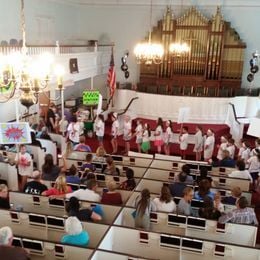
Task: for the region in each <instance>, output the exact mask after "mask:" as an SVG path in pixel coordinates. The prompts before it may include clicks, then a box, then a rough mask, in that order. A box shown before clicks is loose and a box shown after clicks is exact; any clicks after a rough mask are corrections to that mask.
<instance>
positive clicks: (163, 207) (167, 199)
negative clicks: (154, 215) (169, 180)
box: [153, 186, 176, 213]
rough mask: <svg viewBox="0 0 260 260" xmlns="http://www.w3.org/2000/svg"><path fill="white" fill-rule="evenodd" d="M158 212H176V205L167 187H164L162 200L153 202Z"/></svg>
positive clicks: (157, 199)
mask: <svg viewBox="0 0 260 260" xmlns="http://www.w3.org/2000/svg"><path fill="white" fill-rule="evenodd" d="M153 202H154V204H155V206H156V210H157V211H163V212H169V213H170V212H175V211H176V204H175V202H174V201H173V199H172V195H171V192H170V190H169V188H168V187H167V186H162V189H161V195H160V198H155V199H154V200H153Z"/></svg>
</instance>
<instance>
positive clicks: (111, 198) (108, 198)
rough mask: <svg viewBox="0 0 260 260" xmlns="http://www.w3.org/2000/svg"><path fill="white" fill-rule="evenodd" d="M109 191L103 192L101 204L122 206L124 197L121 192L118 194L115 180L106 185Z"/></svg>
mask: <svg viewBox="0 0 260 260" xmlns="http://www.w3.org/2000/svg"><path fill="white" fill-rule="evenodd" d="M106 186H107V190H105V189H104V190H103V194H102V198H101V203H104V204H111V205H122V204H123V201H122V196H121V194H120V193H119V192H116V188H117V184H116V182H115V181H114V180H109V181H108V182H107V183H106Z"/></svg>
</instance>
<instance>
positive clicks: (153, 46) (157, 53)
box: [134, 0, 164, 65]
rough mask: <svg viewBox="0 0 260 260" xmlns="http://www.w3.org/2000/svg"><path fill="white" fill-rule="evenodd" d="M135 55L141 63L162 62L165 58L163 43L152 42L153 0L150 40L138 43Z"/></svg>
mask: <svg viewBox="0 0 260 260" xmlns="http://www.w3.org/2000/svg"><path fill="white" fill-rule="evenodd" d="M134 55H135V57H136V59H137V63H139V64H140V63H144V64H145V65H151V64H152V63H154V64H160V63H162V60H163V55H164V48H163V46H162V44H159V43H153V42H152V0H151V5H150V31H149V38H148V42H143V43H138V44H137V45H136V46H135V48H134Z"/></svg>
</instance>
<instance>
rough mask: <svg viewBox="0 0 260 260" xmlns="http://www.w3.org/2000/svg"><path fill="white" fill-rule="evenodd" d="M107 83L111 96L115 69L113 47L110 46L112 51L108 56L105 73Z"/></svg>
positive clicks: (114, 86)
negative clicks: (109, 56) (108, 60)
mask: <svg viewBox="0 0 260 260" xmlns="http://www.w3.org/2000/svg"><path fill="white" fill-rule="evenodd" d="M107 85H108V87H109V92H110V97H112V96H113V95H114V92H115V89H116V71H115V63H114V51H113V47H112V53H111V58H110V67H109V70H108V74H107Z"/></svg>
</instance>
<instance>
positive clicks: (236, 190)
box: [222, 187, 242, 205]
mask: <svg viewBox="0 0 260 260" xmlns="http://www.w3.org/2000/svg"><path fill="white" fill-rule="evenodd" d="M241 195H242V190H241V189H240V187H233V188H232V189H231V196H227V197H224V199H223V200H222V201H223V203H224V204H229V205H236V202H237V200H238V199H239V198H240V197H241Z"/></svg>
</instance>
